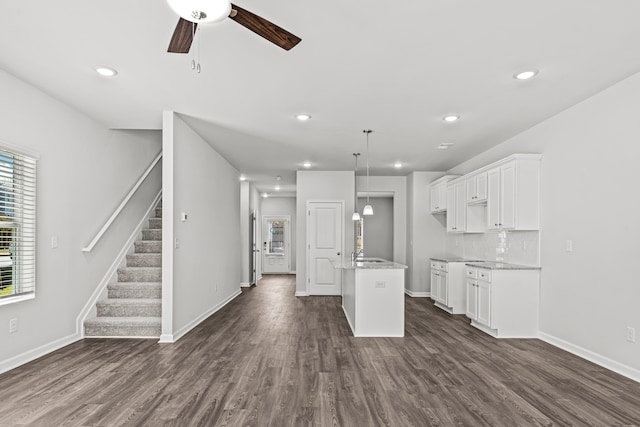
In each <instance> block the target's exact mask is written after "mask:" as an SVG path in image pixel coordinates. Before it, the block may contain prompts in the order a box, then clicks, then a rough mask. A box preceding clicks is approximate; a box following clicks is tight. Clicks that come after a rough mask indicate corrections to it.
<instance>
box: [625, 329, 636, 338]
mask: <svg viewBox="0 0 640 427" xmlns="http://www.w3.org/2000/svg"><path fill="white" fill-rule="evenodd" d="M627 341H629V342H636V328H632V327H631V326H627Z"/></svg>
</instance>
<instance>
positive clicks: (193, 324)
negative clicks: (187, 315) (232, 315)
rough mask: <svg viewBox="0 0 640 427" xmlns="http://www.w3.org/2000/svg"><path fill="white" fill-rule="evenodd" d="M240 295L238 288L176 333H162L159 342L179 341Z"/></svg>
mask: <svg viewBox="0 0 640 427" xmlns="http://www.w3.org/2000/svg"><path fill="white" fill-rule="evenodd" d="M239 295H242V291H241V290H240V289H238V290H236V291H235V292H234V293H233V294H231V295H230V296H229V297H227V299H225V300H224V301H222V302H220V303H219V304H217V305H215V306H213V307H212V308H210V309H209V310H207V311H205V312H204V313H202V314H201V315H200V316H198V317H196V318H195V319H193V320H192V321H191V322H189V323H187V324H186V325H184V326H183V327H182V328H180V329H179V330H178V331H177V332H176V333H175V334H172V335H169V334H163V335H160V341H158V342H159V343H161V344H171V343H174V342H176V341H178V340H179V339H180V338H182V337H183V336H185V335H186V334H187V333H189V331H191V330H192V329H193V328H195V327H196V326H198V325H199V324H200V323H202V322H203V321H204V320H205V319H207V318H208V317H209V316H211V315H212V314H214V313H215V312H217V311H218V310H220V309H221V308H222V307H224V306H225V305H227V304H229V303H230V302H231V301H233V300H234V299H235V298H236V297H237V296H239Z"/></svg>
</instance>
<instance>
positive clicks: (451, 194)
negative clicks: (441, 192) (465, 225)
mask: <svg viewBox="0 0 640 427" xmlns="http://www.w3.org/2000/svg"><path fill="white" fill-rule="evenodd" d="M456 201H457V200H456V186H455V185H448V186H447V232H450V233H453V232H455V231H456V227H457V224H456V220H457V219H458V218H457V213H456V208H457V206H456Z"/></svg>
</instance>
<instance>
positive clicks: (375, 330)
mask: <svg viewBox="0 0 640 427" xmlns="http://www.w3.org/2000/svg"><path fill="white" fill-rule="evenodd" d="M334 267H335V268H339V269H341V270H342V310H343V311H344V314H345V316H346V317H347V322H349V327H351V331H352V332H353V335H354V336H356V337H403V336H404V274H405V272H404V270H405V269H406V268H407V266H406V265H403V264H398V263H396V262H393V261H387V260H384V259H381V258H364V259H363V260H361V261H355V262H352V261H348V262H343V263H342V264H335V265H334Z"/></svg>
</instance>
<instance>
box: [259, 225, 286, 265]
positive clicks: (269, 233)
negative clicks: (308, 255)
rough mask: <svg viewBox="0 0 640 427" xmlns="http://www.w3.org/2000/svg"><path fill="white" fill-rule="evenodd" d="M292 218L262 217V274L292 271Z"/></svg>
mask: <svg viewBox="0 0 640 427" xmlns="http://www.w3.org/2000/svg"><path fill="white" fill-rule="evenodd" d="M290 240H291V218H290V217H289V215H263V217H262V274H288V273H289V272H290V271H291V242H290Z"/></svg>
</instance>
